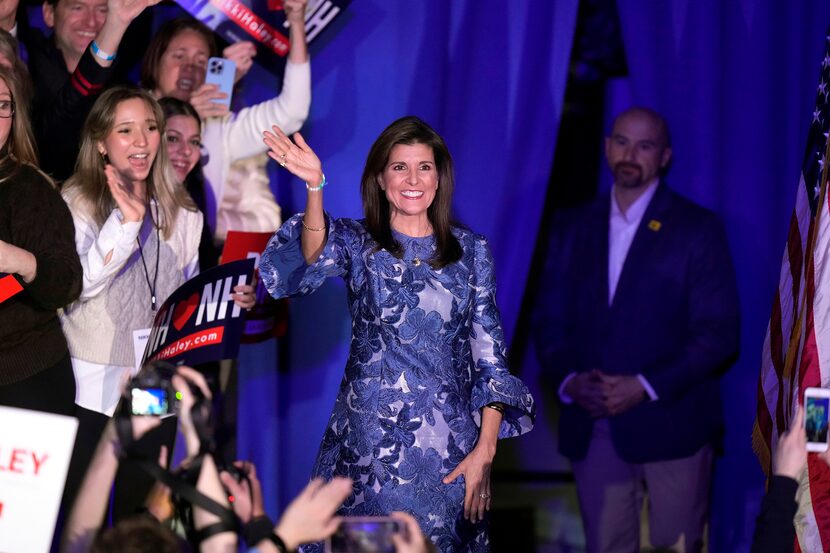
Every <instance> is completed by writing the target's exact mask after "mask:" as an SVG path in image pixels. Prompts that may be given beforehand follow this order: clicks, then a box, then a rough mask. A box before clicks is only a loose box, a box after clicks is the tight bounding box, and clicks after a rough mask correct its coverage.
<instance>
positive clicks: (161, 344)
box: [144, 259, 254, 365]
mask: <svg viewBox="0 0 830 553" xmlns="http://www.w3.org/2000/svg"><path fill="white" fill-rule="evenodd" d="M253 274H254V260H253V259H243V260H240V261H234V262H232V263H227V264H225V265H219V266H217V267H213V268H212V269H208V270H207V271H205V272H204V273H201V274H199V275H197V276H195V277H193V278H191V279H190V280H188V281H187V282H185V283H184V284H182V285H181V286H179V288H178V289H177V290H176V291H175V292H173V293H172V294H170V297H169V298H167V301H165V302H164V303H163V304H162V306H161V309H159V312H158V313H157V314H156V318H155V320H154V321H153V329H152V330H151V331H150V338H149V339H148V340H147V347H146V349H145V351H144V360H157V359H160V360H164V361H168V362H169V363H172V364H174V365H178V364H185V365H198V364H200V363H208V362H212V361H219V360H222V359H234V358H235V357H236V356H237V354H238V353H239V342H240V339H241V338H242V330H243V328H244V327H245V311H244V310H243V309H241V308H240V307H239V306H238V305H236V304H235V303H234V302H233V299H232V298H231V296H232V294H233V288H234V286H237V285H239V284H250V283H251V281H252V280H253Z"/></svg>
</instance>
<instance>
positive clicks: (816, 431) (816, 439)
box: [804, 388, 830, 451]
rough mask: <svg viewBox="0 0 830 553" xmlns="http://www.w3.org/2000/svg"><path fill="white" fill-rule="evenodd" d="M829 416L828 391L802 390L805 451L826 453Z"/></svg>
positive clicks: (829, 395)
mask: <svg viewBox="0 0 830 553" xmlns="http://www.w3.org/2000/svg"><path fill="white" fill-rule="evenodd" d="M828 415H830V390H828V389H826V388H807V389H806V390H804V429H805V430H806V431H807V451H827V423H828Z"/></svg>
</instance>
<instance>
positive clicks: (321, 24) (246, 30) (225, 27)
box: [176, 0, 351, 75]
mask: <svg viewBox="0 0 830 553" xmlns="http://www.w3.org/2000/svg"><path fill="white" fill-rule="evenodd" d="M176 1H177V2H178V4H179V5H180V6H181V7H182V8H184V9H185V10H187V11H188V12H189V13H190V14H191V15H192V16H193V17H195V18H196V19H198V20H200V21H202V22H203V23H204V24H205V25H207V26H208V27H210V28H211V29H213V30H214V31H215V32H216V33H217V34H218V35H219V36H221V37H222V38H224V39H225V40H227V41H228V42H230V43H231V44H233V43H235V42H239V41H241V40H251V41H253V42H254V44H256V45H257V61H259V62H261V63H262V64H263V66H264V67H265V68H266V69H268V70H269V71H271V72H273V73H274V74H277V75H281V74H282V71H283V66H284V64H285V56H287V55H288V49H289V42H288V23H287V22H286V20H285V11H283V1H282V0H176ZM350 2H351V0H309V2H308V6H307V7H306V12H305V29H306V37H307V40H308V43H309V45H310V44H312V43H313V42H314V39H316V38H317V37H318V36H320V34H321V33H322V32H323V31H324V30H325V29H326V28H328V27H329V26H330V24H331V23H332V21H334V19H335V18H336V17H337V16H338V15H339V14H340V13H342V12H343V10H344V9H345V8H346V6H348V5H349V3H350Z"/></svg>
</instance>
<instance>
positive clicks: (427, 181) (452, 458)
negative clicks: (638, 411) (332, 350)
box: [260, 117, 535, 552]
mask: <svg viewBox="0 0 830 553" xmlns="http://www.w3.org/2000/svg"><path fill="white" fill-rule="evenodd" d="M273 130H274V132H273V133H271V132H266V133H265V143H266V144H267V145H268V147H269V148H270V149H271V151H270V152H269V155H270V156H271V157H272V158H273V159H274V160H276V161H277V162H278V163H279V164H280V165H281V166H283V167H285V168H286V169H288V170H289V171H291V172H292V173H294V174H295V175H297V176H298V177H300V178H301V179H302V180H304V181H305V182H306V188H307V189H308V198H307V204H306V211H305V213H304V214H302V213H301V214H298V215H296V216H294V217H292V218H291V219H290V220H289V221H287V222H286V223H285V224H284V225H283V226H282V228H281V229H280V230H279V231H277V233H276V234H275V235H274V237H273V238H272V239H271V241H270V243H269V245H268V248H267V249H266V250H265V253H264V254H263V256H262V262H261V266H260V274H261V275H262V278H263V280H264V282H265V285H266V287H267V288H268V290H269V291H270V293H271V294H272V295H273V296H274V297H277V298H279V297H285V296H297V295H304V294H309V293H311V292H312V291H314V290H315V289H317V288H318V287H319V286H320V285H321V284H322V283H323V281H324V280H325V279H326V278H328V277H331V276H340V277H342V278H343V279H344V280H345V281H346V285H347V288H348V302H349V310H350V312H351V315H352V342H351V348H350V353H349V359H348V361H347V363H346V370H345V375H344V376H343V381H342V383H341V384H340V392H339V394H338V396H337V400H336V402H335V405H334V411H333V412H332V415H331V419H330V421H329V425H328V427H327V429H326V432H325V435H324V436H323V442H322V444H321V445H320V451H319V453H318V455H317V461H316V463H315V465H314V469H313V475H314V476H322V477H323V478H325V479H330V478H332V477H333V476H336V475H342V476H348V477H351V478H352V479H353V480H354V493H353V495H352V496H351V497H350V498H349V499H348V500H347V501H346V503H345V504H344V505H343V508H342V509H341V514H343V515H347V516H373V515H387V514H389V513H390V512H392V511H407V512H409V513H411V514H412V515H414V516H415V517H416V518H417V519H418V522H419V523H420V525H421V528H422V529H423V531H424V533H425V534H426V535H427V536H428V537H429V538H430V539H431V540H432V541H433V542H434V543H435V544H436V546H437V547H438V548H439V549H440V550H441V551H444V552H451V551H452V552H461V551H476V552H479V551H488V550H489V544H488V538H487V532H486V524H487V520H486V516H485V514H486V511H488V510H489V509H490V504H491V497H490V467H491V465H492V461H493V456H494V455H495V452H496V441H497V439H498V438H506V437H510V436H517V435H519V434H522V433H524V432H527V431H528V430H530V428H531V427H532V426H533V418H534V413H535V409H534V403H533V398H532V397H531V395H530V393H529V391H528V389H527V387H525V385H524V384H523V383H522V382H521V381H520V380H519V379H518V378H516V377H514V376H512V375H511V374H510V373H509V372H508V370H507V367H506V362H505V344H504V334H503V332H502V328H501V323H500V321H499V311H498V308H497V307H496V301H495V298H496V286H495V280H494V270H493V258H492V256H491V254H490V249H489V247H488V245H487V241H486V239H485V238H484V237H483V236H480V235H476V234H474V233H472V232H470V231H469V230H466V229H464V228H462V227H459V226H454V225H452V224H451V222H450V205H451V201H452V192H453V185H454V176H453V167H452V158H451V157H450V154H449V151H448V150H447V147H446V145H445V144H444V141H443V139H442V138H441V137H440V136H439V135H438V134H437V133H436V132H435V131H434V130H433V129H432V128H430V127H429V126H428V125H427V124H426V123H424V122H423V121H421V120H419V119H417V118H415V117H404V118H402V119H399V120H397V121H395V122H394V123H392V124H391V125H390V126H389V127H388V128H387V129H386V130H384V131H383V133H381V135H380V136H379V137H378V139H377V140H376V141H375V143H374V145H373V146H372V149H371V150H370V151H369V156H368V159H367V161H366V167H365V169H364V172H363V178H362V183H361V194H362V198H363V207H364V213H365V215H366V218H365V219H362V220H359V221H356V220H353V219H333V218H331V217H330V216H329V215H328V214H327V213H325V212H324V211H323V198H322V196H323V192H322V188H323V186H324V185H325V182H326V181H325V177H324V176H323V173H322V170H321V164H320V160H319V159H318V158H317V156H316V155H315V154H314V152H313V151H312V150H311V148H309V147H308V145H307V144H306V143H305V141H304V140H303V138H302V136H300V135H299V134H296V135H294V139H295V141H296V144H295V143H294V142H292V141H291V140H290V139H289V138H288V137H287V136H285V134H283V133H282V131H280V130H279V129H278V128H276V127H274V129H273ZM312 550H313V549H312Z"/></svg>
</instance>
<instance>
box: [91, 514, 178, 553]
mask: <svg viewBox="0 0 830 553" xmlns="http://www.w3.org/2000/svg"><path fill="white" fill-rule="evenodd" d="M89 550H90V552H91V553H115V552H118V553H181V551H182V548H181V544H180V543H179V540H178V538H176V535H175V534H173V532H171V531H170V530H168V529H167V528H165V527H164V526H163V525H162V524H161V523H160V522H158V521H157V520H154V519H153V518H151V517H149V516H146V515H136V516H132V517H130V518H125V519H124V520H121V521H119V522H118V524H116V525H115V526H113V527H112V528H107V529H105V530H102V531H101V532H100V533H99V534H98V535H97V536H96V537H95V540H94V541H93V542H92V544H91V545H90V549H89Z"/></svg>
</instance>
